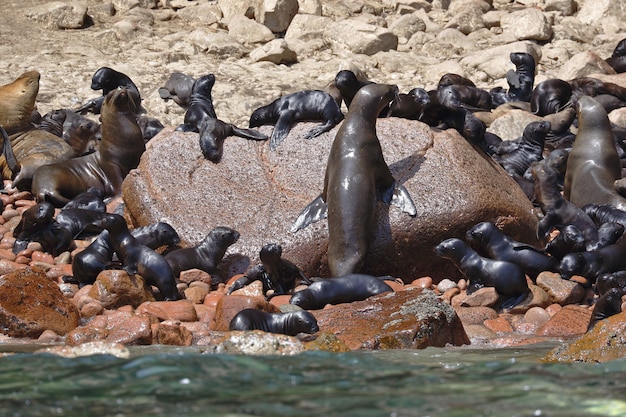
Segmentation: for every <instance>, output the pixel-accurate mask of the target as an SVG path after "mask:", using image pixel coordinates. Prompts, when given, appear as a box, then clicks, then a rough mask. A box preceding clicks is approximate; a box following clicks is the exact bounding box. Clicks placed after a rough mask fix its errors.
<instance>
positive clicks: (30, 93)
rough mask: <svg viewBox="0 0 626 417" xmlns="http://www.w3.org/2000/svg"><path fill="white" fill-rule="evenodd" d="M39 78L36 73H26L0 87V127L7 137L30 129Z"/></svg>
mask: <svg viewBox="0 0 626 417" xmlns="http://www.w3.org/2000/svg"><path fill="white" fill-rule="evenodd" d="M40 78H41V75H40V74H39V72H38V71H28V72H25V73H23V74H21V75H20V76H19V77H17V78H16V79H15V80H14V81H12V82H10V83H9V84H4V85H2V86H0V97H2V100H0V125H2V126H3V127H4V128H5V129H6V131H7V133H8V134H9V135H12V134H14V133H17V132H22V131H24V130H28V129H30V128H31V121H30V120H31V114H32V113H33V111H34V110H35V101H36V99H37V93H39V79H40Z"/></svg>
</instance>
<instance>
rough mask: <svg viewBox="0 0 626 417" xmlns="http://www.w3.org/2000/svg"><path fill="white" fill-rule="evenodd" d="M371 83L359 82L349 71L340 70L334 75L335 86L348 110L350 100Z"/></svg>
mask: <svg viewBox="0 0 626 417" xmlns="http://www.w3.org/2000/svg"><path fill="white" fill-rule="evenodd" d="M371 83H372V82H371V81H362V80H359V79H358V78H357V76H356V74H355V73H354V72H352V71H350V70H341V71H339V72H338V73H337V75H335V86H336V87H337V89H338V90H339V92H340V93H341V98H342V99H343V101H344V102H345V103H346V108H347V109H348V110H350V105H351V104H352V100H353V99H354V96H355V95H356V93H357V91H359V89H361V87H363V86H365V85H368V84H371Z"/></svg>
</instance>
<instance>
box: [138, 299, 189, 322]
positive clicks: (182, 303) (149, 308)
mask: <svg viewBox="0 0 626 417" xmlns="http://www.w3.org/2000/svg"><path fill="white" fill-rule="evenodd" d="M135 313H136V314H138V315H141V314H148V315H150V316H154V317H156V318H158V319H159V320H178V321H196V320H198V315H197V314H196V309H195V308H194V307H193V303H192V302H191V301H190V300H178V301H154V302H151V301H147V302H145V303H143V304H142V305H140V306H139V307H137V311H136V312H135Z"/></svg>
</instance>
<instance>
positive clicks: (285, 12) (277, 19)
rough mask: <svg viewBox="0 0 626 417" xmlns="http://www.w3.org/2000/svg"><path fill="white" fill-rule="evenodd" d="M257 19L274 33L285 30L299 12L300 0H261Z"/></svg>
mask: <svg viewBox="0 0 626 417" xmlns="http://www.w3.org/2000/svg"><path fill="white" fill-rule="evenodd" d="M259 1H260V7H259V9H258V10H257V14H256V15H255V16H256V19H257V21H258V22H260V23H262V24H264V25H265V26H267V27H268V28H269V29H270V30H271V31H272V32H274V33H281V32H285V31H286V30H287V28H289V24H290V23H291V20H292V19H293V18H294V16H295V15H296V14H297V13H298V0H259Z"/></svg>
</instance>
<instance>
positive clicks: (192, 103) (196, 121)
mask: <svg viewBox="0 0 626 417" xmlns="http://www.w3.org/2000/svg"><path fill="white" fill-rule="evenodd" d="M214 85H215V75H213V74H207V75H204V76H202V77H200V78H198V79H197V80H196V81H195V82H194V83H193V87H192V89H191V98H190V99H189V106H188V107H187V111H186V112H185V118H184V120H183V123H182V124H180V125H178V127H176V130H177V131H180V132H196V133H198V132H199V131H200V123H201V122H202V121H203V120H204V119H205V118H209V119H217V115H216V114H215V108H214V107H213V97H212V95H211V91H212V90H213V86H214Z"/></svg>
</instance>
